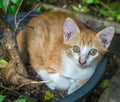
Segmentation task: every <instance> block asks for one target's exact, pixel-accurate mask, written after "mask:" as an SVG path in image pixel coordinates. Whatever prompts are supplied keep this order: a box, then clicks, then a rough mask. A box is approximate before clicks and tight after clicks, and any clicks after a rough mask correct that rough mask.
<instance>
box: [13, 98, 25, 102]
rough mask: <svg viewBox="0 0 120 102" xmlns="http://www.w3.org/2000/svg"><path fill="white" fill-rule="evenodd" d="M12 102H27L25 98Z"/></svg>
mask: <svg viewBox="0 0 120 102" xmlns="http://www.w3.org/2000/svg"><path fill="white" fill-rule="evenodd" d="M13 102H27V99H26V98H21V99H18V100H14V101H13Z"/></svg>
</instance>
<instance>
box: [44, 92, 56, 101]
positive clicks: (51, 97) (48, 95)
mask: <svg viewBox="0 0 120 102" xmlns="http://www.w3.org/2000/svg"><path fill="white" fill-rule="evenodd" d="M53 98H54V94H53V93H51V92H50V91H46V93H45V95H44V100H45V101H47V100H51V99H53Z"/></svg>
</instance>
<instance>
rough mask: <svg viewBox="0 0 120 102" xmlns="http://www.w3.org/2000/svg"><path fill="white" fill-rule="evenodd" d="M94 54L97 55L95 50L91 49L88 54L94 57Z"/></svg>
mask: <svg viewBox="0 0 120 102" xmlns="http://www.w3.org/2000/svg"><path fill="white" fill-rule="evenodd" d="M96 53H97V50H96V49H91V50H90V51H89V53H88V54H89V55H92V56H94V55H96Z"/></svg>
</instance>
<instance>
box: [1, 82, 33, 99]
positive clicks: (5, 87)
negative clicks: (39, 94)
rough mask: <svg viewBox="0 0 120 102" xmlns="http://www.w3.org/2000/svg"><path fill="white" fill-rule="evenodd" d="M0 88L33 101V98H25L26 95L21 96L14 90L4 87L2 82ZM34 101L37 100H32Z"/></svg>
mask: <svg viewBox="0 0 120 102" xmlns="http://www.w3.org/2000/svg"><path fill="white" fill-rule="evenodd" d="M0 88H3V89H5V90H8V91H11V92H13V93H16V94H18V95H19V96H22V97H25V98H29V99H32V98H30V97H27V96H24V95H22V94H20V93H19V92H17V91H15V90H13V89H11V88H8V87H5V86H3V84H2V83H1V82H0ZM32 100H35V99H32Z"/></svg>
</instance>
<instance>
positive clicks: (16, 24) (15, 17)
mask: <svg viewBox="0 0 120 102" xmlns="http://www.w3.org/2000/svg"><path fill="white" fill-rule="evenodd" d="M22 3H23V0H21V2H20V4H19V5H18V8H17V11H16V13H15V16H14V20H15V26H16V27H15V28H18V25H19V24H18V23H17V14H18V11H19V9H20V7H21V5H22ZM15 31H16V29H15Z"/></svg>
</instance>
